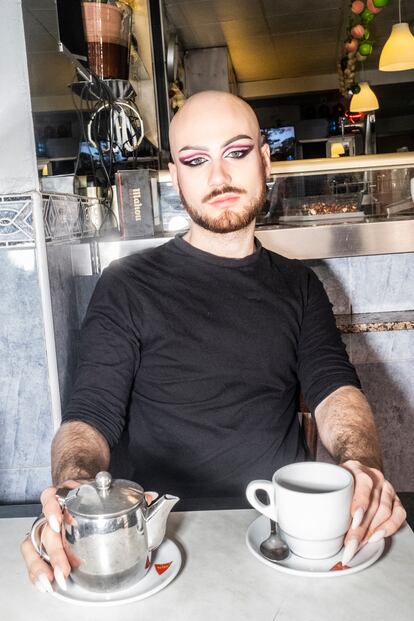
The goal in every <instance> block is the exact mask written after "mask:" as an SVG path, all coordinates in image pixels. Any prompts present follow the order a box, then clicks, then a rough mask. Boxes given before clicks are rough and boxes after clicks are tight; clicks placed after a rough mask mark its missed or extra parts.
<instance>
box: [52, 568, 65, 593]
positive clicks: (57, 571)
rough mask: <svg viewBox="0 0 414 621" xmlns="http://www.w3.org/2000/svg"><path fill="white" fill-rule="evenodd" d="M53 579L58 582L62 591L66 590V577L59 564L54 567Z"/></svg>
mask: <svg viewBox="0 0 414 621" xmlns="http://www.w3.org/2000/svg"><path fill="white" fill-rule="evenodd" d="M54 574H55V580H56V582H57V583H58V585H59V586H60V588H61V589H62V591H66V590H67V588H68V587H67V586H66V579H65V576H64V574H63V571H62V570H61V568H60V567H59V566H57V567H55V571H54Z"/></svg>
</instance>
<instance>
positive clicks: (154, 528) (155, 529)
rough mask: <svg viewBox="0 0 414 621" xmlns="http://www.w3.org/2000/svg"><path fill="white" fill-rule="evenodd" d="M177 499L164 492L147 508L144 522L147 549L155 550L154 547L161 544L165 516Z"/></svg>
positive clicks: (165, 521) (165, 525) (166, 516)
mask: <svg viewBox="0 0 414 621" xmlns="http://www.w3.org/2000/svg"><path fill="white" fill-rule="evenodd" d="M179 500H180V499H179V498H177V496H170V495H169V494H166V495H165V496H161V498H159V499H158V500H157V501H156V502H153V503H152V504H151V505H150V506H149V507H148V508H147V510H146V514H145V522H146V525H147V538H148V549H149V551H151V550H155V548H158V546H160V545H161V543H162V540H163V539H164V536H165V530H166V527H167V518H168V516H169V514H170V511H171V509H172V508H173V506H174V505H175V504H176V503H177V502H178V501H179Z"/></svg>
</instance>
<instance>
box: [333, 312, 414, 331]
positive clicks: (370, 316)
mask: <svg viewBox="0 0 414 621" xmlns="http://www.w3.org/2000/svg"><path fill="white" fill-rule="evenodd" d="M336 325H337V326H338V328H339V330H340V331H341V332H342V333H343V334H352V333H354V334H355V333H362V332H388V331H392V330H413V329H414V311H412V310H410V311H390V312H386V313H357V314H355V315H336Z"/></svg>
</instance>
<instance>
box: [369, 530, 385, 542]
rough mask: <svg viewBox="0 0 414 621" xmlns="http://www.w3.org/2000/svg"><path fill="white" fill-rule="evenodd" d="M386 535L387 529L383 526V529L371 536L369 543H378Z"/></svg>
mask: <svg viewBox="0 0 414 621" xmlns="http://www.w3.org/2000/svg"><path fill="white" fill-rule="evenodd" d="M384 537H385V530H384V529H383V528H381V530H377V531H376V532H375V533H374V534H373V535H371V537H370V538H369V539H368V543H377V541H381V539H384Z"/></svg>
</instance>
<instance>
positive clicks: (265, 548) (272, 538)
mask: <svg viewBox="0 0 414 621" xmlns="http://www.w3.org/2000/svg"><path fill="white" fill-rule="evenodd" d="M260 552H261V553H262V554H263V556H264V557H265V558H267V560H269V561H271V562H272V563H277V562H278V561H283V560H284V559H285V558H287V557H288V556H289V554H290V550H289V546H288V545H287V544H286V543H285V542H284V541H283V539H282V538H281V537H280V536H279V534H278V532H277V526H276V522H275V521H274V520H270V535H269V537H268V538H267V539H265V540H264V541H262V543H261V544H260Z"/></svg>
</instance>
